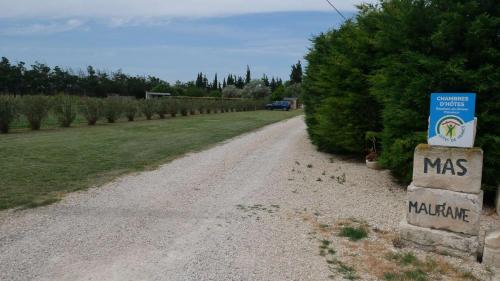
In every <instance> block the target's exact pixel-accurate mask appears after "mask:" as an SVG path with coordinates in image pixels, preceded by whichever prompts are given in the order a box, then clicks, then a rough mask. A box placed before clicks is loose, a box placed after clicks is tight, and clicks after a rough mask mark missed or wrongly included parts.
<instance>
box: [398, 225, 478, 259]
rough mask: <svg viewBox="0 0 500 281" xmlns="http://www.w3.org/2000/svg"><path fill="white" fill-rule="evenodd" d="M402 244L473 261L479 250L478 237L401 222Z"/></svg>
mask: <svg viewBox="0 0 500 281" xmlns="http://www.w3.org/2000/svg"><path fill="white" fill-rule="evenodd" d="M399 228H400V235H401V240H402V242H403V244H405V245H407V246H414V247H416V248H420V249H422V250H425V251H433V252H436V253H440V254H446V255H450V256H455V257H461V258H466V259H470V260H475V259H476V255H477V252H478V250H479V238H478V236H468V235H461V234H458V233H453V232H449V231H443V230H436V229H430V228H424V227H419V226H414V225H410V224H408V223H406V221H402V222H401V223H400V225H399Z"/></svg>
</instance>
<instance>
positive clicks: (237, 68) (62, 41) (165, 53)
mask: <svg viewBox="0 0 500 281" xmlns="http://www.w3.org/2000/svg"><path fill="white" fill-rule="evenodd" d="M330 2H332V3H333V4H334V5H335V6H336V7H337V8H338V9H339V10H340V11H341V12H342V14H343V15H344V16H345V17H347V18H349V17H352V16H353V15H354V14H355V11H356V8H355V5H356V4H360V3H362V2H368V3H370V2H371V3H374V2H375V0H364V1H362V0H344V1H335V0H330ZM342 22H343V18H342V17H341V16H339V15H338V14H337V13H336V12H335V10H334V9H333V8H332V7H331V6H330V5H329V4H328V3H327V2H326V0H286V1H283V0H212V1H207V0H182V1H179V0H45V1H40V0H16V1H14V0H0V56H4V57H7V58H8V59H9V60H11V61H12V62H14V63H17V62H19V61H24V62H26V63H27V64H28V65H30V64H32V63H34V62H35V61H38V62H41V63H46V64H48V65H49V66H52V67H53V66H55V65H59V66H61V67H63V68H71V69H73V70H74V71H79V70H80V69H86V67H87V65H92V66H94V68H96V69H100V70H104V71H116V70H118V69H121V70H122V71H123V72H124V73H127V74H131V75H154V76H157V77H159V78H161V79H164V80H166V81H169V82H171V83H173V82H175V81H176V80H180V81H189V80H194V79H195V78H196V74H197V73H198V72H203V73H206V74H207V76H208V77H209V78H211V77H213V75H214V74H215V73H218V75H219V77H222V76H226V75H227V74H228V73H233V74H237V75H243V74H244V72H245V70H246V66H247V65H249V67H250V69H251V70H252V74H253V76H254V77H255V78H257V77H261V76H262V74H263V73H266V74H267V75H268V76H276V77H281V78H283V79H288V76H289V73H290V68H291V65H292V64H294V63H296V62H297V61H298V60H302V61H304V55H305V54H306V53H307V50H308V48H309V47H310V45H311V43H310V39H311V38H312V37H313V36H315V35H318V34H320V33H321V32H325V31H327V30H329V29H331V28H335V27H338V26H339V25H340V24H341V23H342Z"/></svg>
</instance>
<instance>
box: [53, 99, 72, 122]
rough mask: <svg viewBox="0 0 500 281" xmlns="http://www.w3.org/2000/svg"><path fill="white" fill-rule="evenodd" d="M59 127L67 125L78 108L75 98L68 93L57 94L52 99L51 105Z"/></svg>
mask: <svg viewBox="0 0 500 281" xmlns="http://www.w3.org/2000/svg"><path fill="white" fill-rule="evenodd" d="M52 108H53V110H54V113H55V115H56V116H57V120H58V122H59V125H61V127H69V126H71V123H73V121H75V118H76V113H77V110H78V103H77V98H75V97H73V96H68V95H58V96H56V97H54V99H53V106H52Z"/></svg>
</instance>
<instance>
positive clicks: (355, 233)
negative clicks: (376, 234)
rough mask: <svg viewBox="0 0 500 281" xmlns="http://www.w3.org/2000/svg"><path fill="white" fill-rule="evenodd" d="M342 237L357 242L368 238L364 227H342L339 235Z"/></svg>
mask: <svg viewBox="0 0 500 281" xmlns="http://www.w3.org/2000/svg"><path fill="white" fill-rule="evenodd" d="M339 235H340V236H342V237H347V238H349V240H351V241H358V240H361V239H363V238H366V237H368V231H366V229H365V228H364V227H351V226H344V227H342V229H341V230H340V233H339Z"/></svg>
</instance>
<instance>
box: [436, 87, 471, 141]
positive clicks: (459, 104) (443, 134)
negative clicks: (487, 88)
mask: <svg viewBox="0 0 500 281" xmlns="http://www.w3.org/2000/svg"><path fill="white" fill-rule="evenodd" d="M475 104H476V94H474V93H433V94H432V95H431V112H430V113H431V114H430V118H429V133H428V135H429V138H428V143H429V144H431V145H441V146H456V147H472V146H474V136H475V125H476V124H475V118H474V114H475Z"/></svg>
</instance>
